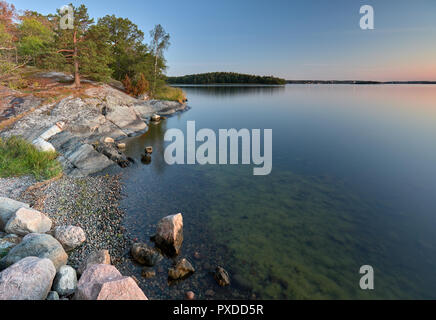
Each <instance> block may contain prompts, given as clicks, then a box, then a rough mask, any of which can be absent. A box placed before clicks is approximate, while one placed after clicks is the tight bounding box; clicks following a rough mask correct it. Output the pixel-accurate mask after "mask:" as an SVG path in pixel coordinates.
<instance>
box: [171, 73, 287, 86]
mask: <svg viewBox="0 0 436 320" xmlns="http://www.w3.org/2000/svg"><path fill="white" fill-rule="evenodd" d="M168 83H170V84H266V85H285V84H286V80H285V79H280V78H276V77H273V76H256V75H249V74H240V73H234V72H212V73H203V74H193V75H186V76H181V77H168Z"/></svg>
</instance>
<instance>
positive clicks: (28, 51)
mask: <svg viewBox="0 0 436 320" xmlns="http://www.w3.org/2000/svg"><path fill="white" fill-rule="evenodd" d="M42 19H44V18H40V17H34V16H28V17H24V18H23V19H22V22H21V24H20V25H19V26H18V34H19V41H18V53H19V54H20V56H22V57H26V56H27V57H31V58H32V60H33V63H34V65H38V62H39V60H38V59H39V58H40V57H41V55H44V54H47V51H48V48H49V44H50V42H51V41H53V32H52V31H51V30H50V28H49V26H47V25H45V24H43V22H42V21H41V20H42Z"/></svg>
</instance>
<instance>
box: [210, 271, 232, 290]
mask: <svg viewBox="0 0 436 320" xmlns="http://www.w3.org/2000/svg"><path fill="white" fill-rule="evenodd" d="M214 278H215V280H216V282H217V283H218V284H219V285H220V286H221V287H227V286H229V285H230V276H229V273H228V272H227V271H226V270H225V269H224V268H223V267H217V268H216V270H215V275H214Z"/></svg>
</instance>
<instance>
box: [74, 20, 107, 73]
mask: <svg viewBox="0 0 436 320" xmlns="http://www.w3.org/2000/svg"><path fill="white" fill-rule="evenodd" d="M109 38H110V34H109V30H108V29H107V28H106V27H104V26H98V25H93V26H91V27H90V28H89V29H88V31H87V34H86V36H85V41H84V42H82V43H81V44H80V47H79V48H80V52H81V55H80V59H79V60H80V66H81V72H82V73H83V74H85V75H86V76H87V77H88V78H90V79H91V80H95V81H102V82H107V81H109V80H110V79H111V76H112V73H113V71H112V69H111V68H110V67H109V65H110V64H111V63H112V62H113V60H114V59H113V58H112V55H111V53H112V52H111V45H110V40H109Z"/></svg>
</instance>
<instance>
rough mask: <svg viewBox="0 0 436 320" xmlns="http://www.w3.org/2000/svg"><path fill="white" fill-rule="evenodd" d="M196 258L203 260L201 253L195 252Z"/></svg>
mask: <svg viewBox="0 0 436 320" xmlns="http://www.w3.org/2000/svg"><path fill="white" fill-rule="evenodd" d="M194 258H195V259H196V260H200V259H201V255H200V252H198V251H195V252H194Z"/></svg>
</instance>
